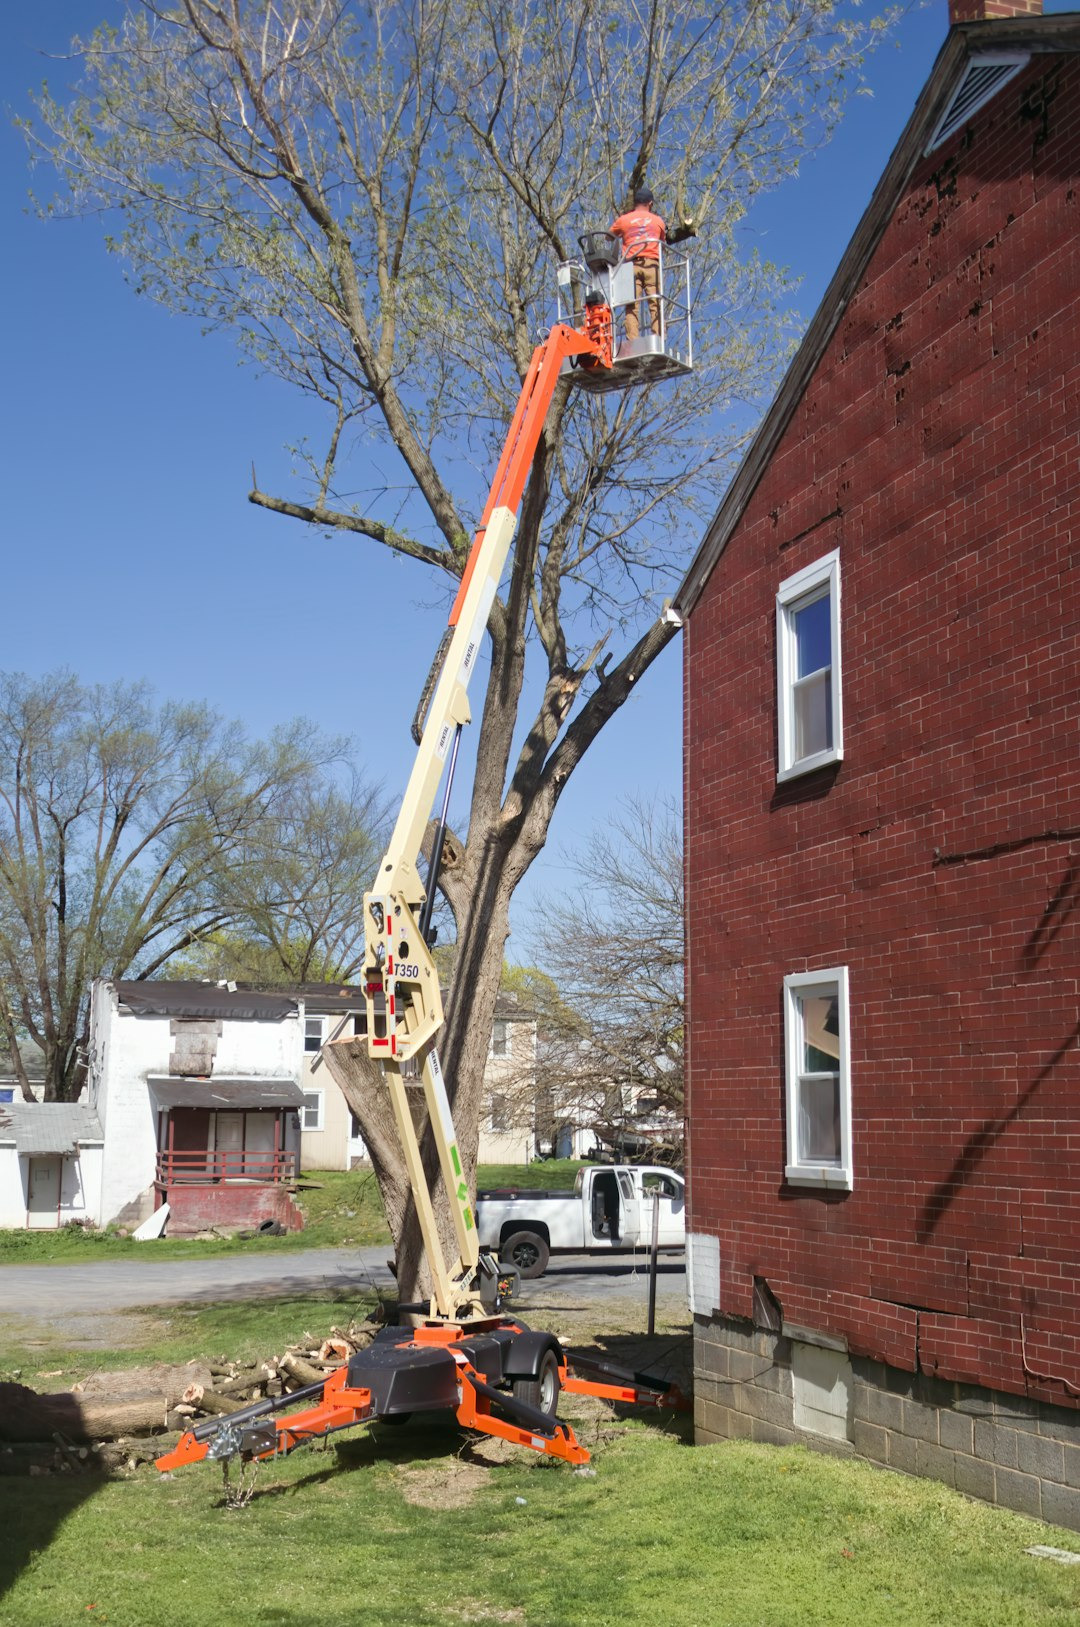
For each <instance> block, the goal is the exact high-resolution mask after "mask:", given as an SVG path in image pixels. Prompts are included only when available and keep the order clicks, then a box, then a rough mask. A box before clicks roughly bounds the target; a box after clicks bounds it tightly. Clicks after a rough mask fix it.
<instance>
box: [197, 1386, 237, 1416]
mask: <svg viewBox="0 0 1080 1627" xmlns="http://www.w3.org/2000/svg"><path fill="white" fill-rule="evenodd" d="M246 1405H247V1403H246V1402H245V1401H238V1400H236V1399H235V1398H234V1397H233V1396H231V1395H218V1393H217V1391H216V1390H205V1391H204V1392H203V1398H202V1400H201V1401H200V1402H199V1411H200V1412H213V1413H219V1412H239V1411H240V1408H241V1407H243V1406H246Z"/></svg>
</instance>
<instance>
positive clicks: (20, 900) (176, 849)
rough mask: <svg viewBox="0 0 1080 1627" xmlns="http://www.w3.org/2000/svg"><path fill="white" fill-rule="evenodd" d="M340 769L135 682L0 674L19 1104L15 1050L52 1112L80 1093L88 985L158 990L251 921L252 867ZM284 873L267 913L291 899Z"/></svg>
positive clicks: (10, 1034) (303, 736) (2, 806)
mask: <svg viewBox="0 0 1080 1627" xmlns="http://www.w3.org/2000/svg"><path fill="white" fill-rule="evenodd" d="M339 755H340V747H339V746H336V745H334V744H332V743H328V742H326V741H323V740H321V739H320V738H319V737H318V736H317V735H316V734H315V733H314V732H313V731H312V730H311V728H310V726H309V725H306V724H302V723H297V724H294V725H292V726H291V727H290V728H288V729H282V730H279V731H277V732H276V733H275V734H274V735H273V736H272V737H271V739H270V740H269V741H266V742H254V743H252V742H249V741H248V740H246V739H245V738H244V736H243V734H242V732H241V731H240V729H239V728H238V727H237V726H236V725H234V724H226V723H223V722H222V721H221V719H220V718H218V717H217V716H215V714H214V713H212V712H210V711H208V710H207V708H206V707H203V706H177V705H165V706H160V707H158V706H155V705H154V704H153V702H152V701H151V699H150V696H149V693H148V691H147V690H146V689H145V687H143V686H142V685H137V684H135V685H125V684H117V685H114V686H112V687H108V688H106V687H100V686H97V687H88V686H84V685H82V684H80V683H79V682H78V680H77V679H76V678H74V677H72V676H71V675H70V674H67V673H58V674H54V675H53V676H51V677H48V678H43V679H40V680H34V679H30V678H27V677H25V676H23V675H21V674H11V673H8V674H0V1036H2V1038H3V1039H4V1040H5V1041H6V1043H7V1047H8V1050H9V1051H10V1053H11V1056H12V1058H13V1060H14V1062H15V1066H16V1068H17V1069H18V1071H19V1074H20V1082H21V1084H22V1088H23V1094H24V1095H25V1096H27V1097H29V1095H30V1090H29V1081H28V1080H27V1078H26V1076H25V1070H24V1069H23V1068H22V1066H21V1064H20V1062H19V1051H18V1041H19V1039H20V1038H28V1039H30V1040H31V1041H32V1042H33V1043H34V1044H35V1045H36V1046H38V1047H39V1048H40V1050H41V1052H42V1055H43V1057H44V1063H45V1095H46V1100H49V1101H63V1100H67V1099H71V1098H72V1097H73V1096H75V1095H77V1094H78V1091H79V1088H80V1086H81V1083H82V1079H83V1073H84V1058H85V1052H86V1044H87V1029H86V1024H87V1010H88V995H89V988H90V982H91V980H92V979H93V978H94V977H97V976H102V975H103V976H107V977H149V976H153V975H154V974H155V973H158V972H160V971H161V970H162V968H164V967H166V966H167V965H168V964H169V963H170V962H171V961H172V960H173V959H174V957H176V956H177V955H179V954H180V953H181V952H183V951H184V950H187V949H190V948H191V947H192V946H193V945H195V944H197V943H199V942H200V941H202V940H203V939H205V938H206V937H207V936H209V935H212V934H214V933H215V932H218V931H221V930H223V929H226V928H230V927H232V926H233V925H234V924H235V923H237V922H238V921H239V920H243V919H245V915H244V910H245V907H246V905H247V904H248V903H249V901H250V898H251V896H252V895H253V892H254V891H256V889H254V878H255V857H256V856H257V855H259V854H262V855H263V856H264V857H265V856H266V854H267V852H268V851H269V850H271V849H272V847H273V843H272V842H271V840H270V838H271V834H272V833H275V834H276V833H280V831H281V830H282V829H283V828H292V826H291V823H290V822H291V821H293V820H295V815H296V810H297V809H298V808H299V807H302V806H304V805H306V803H307V801H308V800H309V799H313V798H314V796H315V790H314V787H315V786H316V785H317V784H318V783H320V781H321V779H322V776H323V774H324V772H325V770H327V768H328V767H330V766H331V765H333V764H334V762H335V761H336V759H337V757H338V756H339ZM284 862H285V861H282V863H283V868H282V870H280V871H275V872H274V873H273V875H272V876H271V880H270V883H269V885H267V886H266V887H265V888H264V889H263V892H264V895H265V898H266V899H267V901H272V902H276V903H278V904H280V903H281V901H282V897H283V895H284V894H286V893H288V895H289V896H290V898H291V897H293V896H295V897H299V893H300V886H299V876H298V873H295V872H292V871H288V870H286V869H285V868H284ZM234 865H236V866H237V867H238V874H239V876H240V878H241V879H242V882H243V885H239V884H238V881H237V876H236V875H234V874H233V866H234ZM282 874H287V875H288V877H289V886H288V887H287V888H283V887H282V886H281V885H280V876H281V875H282ZM268 918H269V917H267V919H268ZM293 918H294V919H295V915H294V917H293ZM260 919H261V917H260Z"/></svg>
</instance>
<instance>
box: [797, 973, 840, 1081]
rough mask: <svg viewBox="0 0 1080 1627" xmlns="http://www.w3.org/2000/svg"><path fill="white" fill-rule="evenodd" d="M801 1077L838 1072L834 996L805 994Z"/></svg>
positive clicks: (801, 999)
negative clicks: (802, 1075) (804, 1074)
mask: <svg viewBox="0 0 1080 1627" xmlns="http://www.w3.org/2000/svg"><path fill="white" fill-rule="evenodd" d="M799 1010H800V1011H801V1012H802V1039H803V1043H802V1052H801V1058H800V1062H799V1072H800V1073H839V1072H840V1025H839V1022H838V1020H837V1001H836V996H835V994H828V993H825V994H809V993H808V994H804V995H803V996H802V997H801V998H800V1000H799Z"/></svg>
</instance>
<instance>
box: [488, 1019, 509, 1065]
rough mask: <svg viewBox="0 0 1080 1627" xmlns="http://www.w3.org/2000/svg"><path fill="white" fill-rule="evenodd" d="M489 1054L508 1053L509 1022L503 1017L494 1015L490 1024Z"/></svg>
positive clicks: (500, 1054) (502, 1054) (506, 1054)
mask: <svg viewBox="0 0 1080 1627" xmlns="http://www.w3.org/2000/svg"><path fill="white" fill-rule="evenodd" d="M488 1054H489V1055H490V1056H509V1055H510V1024H509V1023H508V1022H507V1020H506V1018H505V1017H496V1019H495V1021H494V1022H493V1023H492V1025H491V1050H490V1051H489V1053H488Z"/></svg>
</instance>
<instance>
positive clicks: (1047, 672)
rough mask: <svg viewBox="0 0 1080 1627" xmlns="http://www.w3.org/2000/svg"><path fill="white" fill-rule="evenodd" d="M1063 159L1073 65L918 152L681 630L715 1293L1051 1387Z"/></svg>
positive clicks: (1070, 613) (1016, 84)
mask: <svg viewBox="0 0 1080 1627" xmlns="http://www.w3.org/2000/svg"><path fill="white" fill-rule="evenodd" d="M1078 177H1080V70H1078V68H1077V65H1076V64H1075V63H1073V62H1070V61H1064V62H1063V61H1061V60H1055V59H1047V58H1043V59H1041V60H1038V61H1037V62H1036V63H1035V64H1034V65H1033V66H1032V67H1031V68H1030V69H1028V70H1026V71H1025V73H1024V74H1023V75H1022V76H1020V77H1019V78H1017V79H1016V80H1014V81H1013V82H1012V83H1011V84H1010V85H1008V86H1007V87H1006V88H1005V89H1004V90H1003V91H1002V92H1001V93H1000V95H999V96H998V97H997V99H996V100H995V101H994V102H993V103H991V104H990V106H989V107H987V108H986V109H985V110H984V111H983V112H982V113H981V114H979V115H978V116H977V119H976V121H975V125H974V127H973V129H970V130H969V131H968V132H966V133H965V134H962V135H961V136H960V137H958V138H956V139H955V140H953V141H952V142H951V143H950V144H949V145H948V146H947V147H946V148H944V149H942V150H941V151H939V152H937V153H934V154H932V155H930V156H929V157H928V158H927V159H925V160H924V161H923V163H922V165H921V167H920V169H919V170H918V172H917V173H916V176H915V178H914V181H913V183H912V184H911V185H910V187H909V188H908V190H907V192H906V194H905V196H904V197H903V199H902V201H901V203H900V205H899V207H898V209H897V211H896V214H895V217H894V219H893V221H892V224H891V226H890V227H889V229H888V231H887V233H886V236H885V237H884V239H883V240H882V242H881V244H880V245H879V247H878V249H877V252H876V253H875V255H874V257H873V260H872V262H871V264H870V266H869V269H868V272H867V275H866V277H865V280H864V282H863V284H862V286H861V287H860V289H859V292H858V294H857V296H856V297H855V298H854V300H853V301H852V303H851V305H850V307H849V308H848V310H847V312H846V315H845V317H844V319H843V321H842V323H841V325H840V327H839V329H838V331H837V332H836V334H835V335H834V337H833V339H832V342H831V343H830V345H829V347H828V349H827V352H826V353H825V355H824V357H823V358H822V361H821V363H820V365H819V366H818V369H817V371H816V374H815V377H814V379H813V381H812V383H811V385H810V387H809V389H808V390H807V392H806V394H805V396H804V398H803V400H802V402H801V404H800V405H799V407H798V408H797V410H796V412H795V414H794V417H793V419H792V421H791V423H790V425H789V428H788V430H787V433H786V435H785V437H784V439H783V441H782V443H781V445H780V446H779V448H778V449H777V452H776V454H775V456H774V457H773V459H772V461H771V463H770V466H769V468H768V470H767V472H766V475H765V477H764V479H763V480H762V482H761V484H760V485H759V487H758V489H757V491H756V493H755V495H754V497H753V499H752V501H751V503H750V505H749V508H748V510H747V512H746V514H745V515H744V517H743V520H742V522H741V524H740V525H739V527H738V529H737V530H736V532H735V534H734V536H733V537H732V539H731V541H730V543H729V545H728V547H727V550H726V552H725V553H724V555H723V556H722V557H721V559H720V561H719V564H718V565H717V567H716V569H715V571H714V573H713V576H712V579H711V581H710V583H709V585H708V587H707V589H706V590H705V593H704V594H703V596H702V598H701V600H700V601H699V603H698V605H697V607H696V609H695V610H694V612H693V614H692V616H691V619H690V622H689V626H688V629H687V633H686V764H687V769H686V781H687V783H686V819H687V869H688V876H687V883H688V885H687V898H688V904H689V922H688V940H689V972H688V998H689V1008H690V1030H689V1032H690V1054H689V1060H688V1100H689V1111H690V1121H691V1122H690V1176H691V1198H690V1225H691V1229H692V1230H696V1231H704V1232H709V1233H712V1234H714V1235H718V1236H719V1237H720V1239H721V1261H722V1295H723V1306H722V1309H723V1310H724V1311H725V1312H727V1313H730V1314H735V1315H742V1316H748V1315H749V1314H750V1307H751V1290H752V1281H753V1277H754V1276H755V1275H760V1276H763V1277H765V1278H766V1279H767V1281H768V1283H769V1285H770V1287H771V1288H772V1290H773V1292H774V1293H775V1294H776V1295H777V1296H778V1297H779V1299H780V1301H781V1302H782V1305H783V1308H784V1314H785V1316H786V1317H787V1318H788V1320H790V1321H792V1322H796V1323H802V1324H805V1325H809V1326H814V1327H817V1328H819V1329H823V1330H827V1331H833V1332H839V1333H844V1334H846V1335H847V1337H848V1339H849V1342H850V1346H851V1349H852V1350H853V1351H855V1352H856V1353H860V1354H864V1355H871V1356H875V1357H879V1358H883V1359H887V1360H888V1361H890V1362H892V1363H894V1364H895V1365H898V1366H900V1367H905V1368H909V1369H911V1368H914V1367H916V1366H917V1365H919V1364H921V1365H922V1366H923V1367H924V1368H925V1369H926V1370H927V1371H929V1372H936V1373H938V1374H939V1375H941V1376H944V1377H950V1378H960V1379H970V1380H977V1381H981V1382H984V1383H987V1384H992V1385H994V1386H997V1387H1000V1388H1004V1389H1012V1390H1014V1391H1019V1390H1023V1389H1025V1388H1027V1389H1028V1390H1029V1391H1030V1392H1031V1393H1033V1394H1039V1395H1042V1396H1044V1397H1045V1398H1047V1399H1051V1400H1055V1401H1062V1400H1067V1399H1070V1398H1071V1396H1072V1394H1073V1389H1072V1388H1071V1387H1080V1202H1078V1201H1077V1195H1076V1194H1077V1183H1078V1178H1080V1050H1078V1037H1080V1024H1078V1017H1080V1002H1078V998H1077V996H1078V978H1080V962H1078V955H1077V947H1078V943H1077V931H1078V926H1080V909H1078V905H1080V755H1078V751H1077V746H1078V728H1077V725H1078V719H1080V645H1078V642H1077V633H1078V630H1080V629H1078V621H1080V537H1076V536H1075V535H1074V530H1073V522H1074V516H1075V511H1076V506H1077V497H1078V493H1080V460H1078V450H1080V410H1078V409H1080V400H1078V396H1080V201H1078V198H1077V192H1076V187H1077V184H1080V183H1078V182H1077V180H1076V178H1078ZM833 548H839V550H840V556H841V603H842V613H841V614H842V634H841V638H842V654H843V697H844V744H845V756H844V761H843V763H842V764H841V765H840V766H839V769H832V770H822V771H819V772H818V773H817V774H814V775H811V776H809V777H806V778H804V779H799V780H795V781H793V782H789V783H787V784H785V785H783V786H779V787H778V786H777V783H776V750H777V743H776V683H775V610H774V605H775V595H776V590H777V586H778V584H779V583H780V582H781V581H782V580H784V579H785V578H786V577H788V576H790V575H792V574H793V573H794V572H795V571H797V570H799V569H800V568H801V567H803V566H805V565H807V564H810V563H812V562H813V561H815V560H817V559H819V558H821V557H822V556H823V555H824V554H826V553H827V552H829V551H830V550H831V549H833ZM834 965H847V966H848V967H849V975H850V995H851V1043H852V1099H853V1125H854V1130H853V1150H854V1166H855V1184H854V1190H853V1192H851V1193H850V1194H847V1195H839V1194H838V1195H835V1196H833V1197H830V1198H822V1197H818V1196H810V1195H807V1193H806V1192H805V1190H800V1189H798V1188H796V1187H790V1186H786V1185H785V1183H784V1179H783V1170H784V1163H785V1141H784V1117H783V1115H784V1108H783V1063H782V1025H781V995H782V983H783V978H784V975H785V974H786V973H789V972H798V971H804V970H809V969H813V968H816V967H826V966H834ZM1025 1367H1026V1368H1027V1369H1028V1371H1027V1372H1025ZM1036 1374H1037V1375H1040V1376H1039V1377H1038V1378H1036V1377H1034V1376H1033V1375H1036ZM1077 1393H1080V1390H1078V1391H1077Z"/></svg>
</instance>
